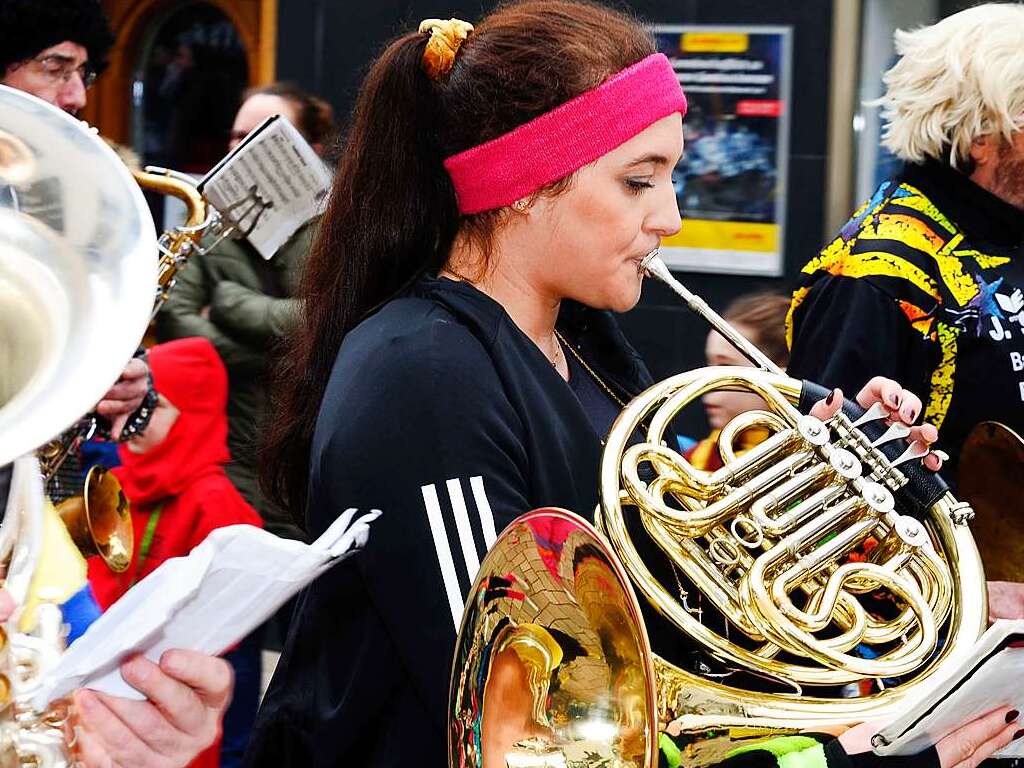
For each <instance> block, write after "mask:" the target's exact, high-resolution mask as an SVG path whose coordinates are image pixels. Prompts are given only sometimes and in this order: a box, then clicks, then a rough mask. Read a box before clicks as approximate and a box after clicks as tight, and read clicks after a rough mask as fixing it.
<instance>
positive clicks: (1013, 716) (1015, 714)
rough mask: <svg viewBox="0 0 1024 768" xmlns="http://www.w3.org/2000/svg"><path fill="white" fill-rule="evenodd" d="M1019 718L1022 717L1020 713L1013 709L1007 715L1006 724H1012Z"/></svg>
mask: <svg viewBox="0 0 1024 768" xmlns="http://www.w3.org/2000/svg"><path fill="white" fill-rule="evenodd" d="M1018 717H1020V712H1018V711H1017V710H1016V709H1011V710H1010V711H1009V712H1007V713H1006V722H1008V723H1012V722H1013V721H1014V720H1016V719H1017V718H1018Z"/></svg>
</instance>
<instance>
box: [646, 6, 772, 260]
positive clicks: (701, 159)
mask: <svg viewBox="0 0 1024 768" xmlns="http://www.w3.org/2000/svg"><path fill="white" fill-rule="evenodd" d="M653 31H654V33H655V38H656V40H657V44H658V50H659V51H661V52H662V53H664V54H665V55H666V56H668V58H669V60H670V61H671V62H672V66H673V67H674V68H675V71H676V74H677V75H678V77H679V82H680V83H681V84H682V86H683V90H684V91H685V92H686V98H687V101H688V102H689V111H688V112H687V115H686V119H685V120H684V122H683V134H684V137H685V147H684V149H683V158H682V160H680V162H679V164H678V165H677V166H676V170H675V173H674V174H673V185H674V186H675V190H676V198H677V199H678V201H679V210H680V211H681V212H682V216H683V228H682V231H681V232H680V233H679V234H678V235H675V236H674V237H671V238H666V239H665V240H664V241H663V243H662V248H661V255H662V257H663V258H664V259H665V263H666V264H668V265H669V266H670V267H672V268H674V269H681V270H689V271H694V272H728V273H735V274H748V275H772V276H777V275H781V274H782V271H783V259H782V247H783V242H784V234H785V223H786V222H785V213H786V165H787V161H788V157H789V152H788V141H789V111H790V63H791V59H792V56H791V29H790V28H789V27H769V26H744V27H733V26H729V27H724V26H723V27H717V26H655V27H654V28H653Z"/></svg>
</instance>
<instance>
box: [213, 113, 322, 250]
mask: <svg viewBox="0 0 1024 768" xmlns="http://www.w3.org/2000/svg"><path fill="white" fill-rule="evenodd" d="M330 186H331V174H330V172H329V171H328V170H327V167H326V166H325V165H324V163H323V161H322V160H321V159H320V158H319V157H318V156H317V154H316V152H315V151H314V150H313V148H312V147H311V146H310V145H309V143H308V142H307V141H306V140H305V139H304V138H303V137H302V134H301V133H299V131H298V130H297V129H296V128H295V126H293V125H292V124H291V123H289V122H288V120H287V119H285V118H283V117H281V116H280V115H274V116H273V117H270V118H268V119H267V120H266V121H264V122H263V123H262V124H261V125H259V126H258V127H257V128H255V129H253V131H252V132H251V133H250V134H249V135H248V136H247V137H246V138H245V139H244V140H243V141H242V142H241V143H240V144H239V145H238V146H237V147H235V149H234V150H232V152H231V153H230V154H228V155H227V156H226V157H225V158H224V159H223V160H221V161H220V162H219V163H217V165H216V166H214V168H213V170H211V171H210V172H209V173H208V174H207V175H206V178H204V179H203V181H202V182H201V183H200V185H199V189H200V191H201V192H202V193H203V194H204V195H205V196H206V197H207V199H208V200H209V201H210V203H211V204H212V205H213V207H214V208H216V209H217V210H218V211H219V212H220V214H221V215H222V216H223V217H225V218H226V219H227V220H229V221H230V222H231V223H232V224H234V225H235V226H236V227H237V228H238V231H239V232H241V233H242V234H243V236H244V237H245V239H246V240H248V241H249V242H250V243H251V244H252V246H253V247H254V248H255V249H256V250H257V251H258V252H259V254H260V255H261V256H262V257H263V258H264V259H270V258H272V257H273V256H274V254H275V253H277V251H278V249H279V248H280V247H281V246H282V245H284V244H285V243H286V242H288V238H290V237H291V236H292V235H294V234H295V232H296V231H298V229H299V227H301V226H302V225H303V224H305V223H306V222H307V221H309V220H310V219H311V218H313V216H315V215H316V214H318V213H320V212H321V211H322V207H323V204H324V202H325V200H326V197H327V192H328V190H329V189H330Z"/></svg>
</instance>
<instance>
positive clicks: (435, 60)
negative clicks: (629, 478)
mask: <svg viewBox="0 0 1024 768" xmlns="http://www.w3.org/2000/svg"><path fill="white" fill-rule="evenodd" d="M472 31H473V25H472V24H470V23H469V22H468V21H462V20H460V19H448V20H447V21H445V20H444V19H424V20H423V21H421V22H420V33H421V34H429V35H430V39H429V40H428V41H427V47H426V49H425V50H424V51H423V70H424V71H425V72H426V73H427V76H428V77H429V78H430V79H431V80H437V79H438V78H440V77H441V76H442V75H446V74H448V72H450V71H451V68H452V67H453V66H454V65H455V54H457V53H458V52H459V48H460V47H461V46H462V43H463V42H464V41H465V39H466V38H467V37H469V33H470V32H472Z"/></svg>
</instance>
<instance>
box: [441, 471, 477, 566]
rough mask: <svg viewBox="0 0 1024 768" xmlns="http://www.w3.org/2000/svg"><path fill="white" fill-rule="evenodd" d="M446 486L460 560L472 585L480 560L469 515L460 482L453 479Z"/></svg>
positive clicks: (457, 479) (455, 478)
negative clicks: (459, 546) (453, 518)
mask: <svg viewBox="0 0 1024 768" xmlns="http://www.w3.org/2000/svg"><path fill="white" fill-rule="evenodd" d="M446 485H447V486H448V496H449V497H450V498H451V500H452V511H453V512H454V513H455V529H456V530H457V531H458V532H459V544H460V545H461V546H462V559H463V561H464V562H465V563H466V575H467V576H469V583H470V584H472V583H473V579H475V578H476V572H477V571H479V570H480V558H479V556H478V555H477V553H476V542H475V541H473V529H472V528H470V527H469V513H468V512H467V511H466V497H465V496H463V495H462V481H461V480H459V478H457V477H453V478H452V479H451V480H449V481H448V482H447V483H446Z"/></svg>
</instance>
